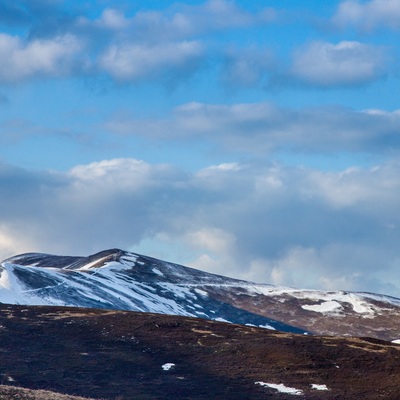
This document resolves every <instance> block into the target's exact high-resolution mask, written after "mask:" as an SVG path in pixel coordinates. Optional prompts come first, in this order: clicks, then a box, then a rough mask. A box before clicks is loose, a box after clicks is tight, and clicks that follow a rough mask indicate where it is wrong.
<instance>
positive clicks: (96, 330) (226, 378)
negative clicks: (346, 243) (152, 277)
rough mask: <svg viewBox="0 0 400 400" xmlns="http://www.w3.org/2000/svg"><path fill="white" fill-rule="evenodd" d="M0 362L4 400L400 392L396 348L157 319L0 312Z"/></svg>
mask: <svg viewBox="0 0 400 400" xmlns="http://www.w3.org/2000/svg"><path fill="white" fill-rule="evenodd" d="M0 352H1V356H0V377H1V381H2V382H1V383H2V384H3V385H6V386H7V387H8V388H4V387H0V398H2V399H29V400H31V399H34V398H35V397H29V396H28V395H32V393H36V395H37V397H36V398H35V399H36V400H47V399H53V400H54V399H57V398H58V397H56V395H54V394H53V397H52V394H51V393H50V394H49V392H30V393H27V392H22V391H21V393H19V392H18V390H19V389H18V387H23V388H30V389H46V390H47V391H51V392H58V393H63V394H68V395H74V396H84V397H91V398H96V399H113V400H115V399H119V400H123V399H124V400H127V399H135V400H136V399H142V400H144V399H266V398H274V399H293V398H303V399H310V400H313V399H318V400H321V399H326V400H332V399H359V398H362V399H364V400H369V399H371V400H376V399H393V400H395V399H396V400H397V399H398V398H399V397H398V394H399V392H400V375H399V374H398V371H399V370H400V346H399V345H395V344H392V343H390V342H384V341H380V340H376V339H356V338H343V337H342V338H338V337H317V336H308V335H295V334H289V333H282V332H276V331H272V330H268V329H262V328H255V327H248V326H243V325H233V324H227V323H221V322H215V321H207V320H204V319H199V318H188V317H179V316H168V315H160V314H148V313H136V312H128V311H112V310H99V309H84V308H68V307H48V306H15V305H0ZM6 390H8V393H12V394H11V395H10V396H9V395H7V394H6ZM8 396H9V397H8ZM18 396H20V397H18ZM23 396H25V397H23ZM32 396H33V395H32ZM46 396H47V397H46ZM61 399H63V398H62V397H60V400H61Z"/></svg>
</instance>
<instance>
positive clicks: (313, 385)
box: [311, 383, 329, 390]
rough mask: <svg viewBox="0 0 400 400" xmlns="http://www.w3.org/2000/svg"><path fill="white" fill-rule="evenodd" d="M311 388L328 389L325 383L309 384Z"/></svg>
mask: <svg viewBox="0 0 400 400" xmlns="http://www.w3.org/2000/svg"><path fill="white" fill-rule="evenodd" d="M311 389H314V390H329V389H328V388H327V386H326V385H318V384H316V383H312V384H311Z"/></svg>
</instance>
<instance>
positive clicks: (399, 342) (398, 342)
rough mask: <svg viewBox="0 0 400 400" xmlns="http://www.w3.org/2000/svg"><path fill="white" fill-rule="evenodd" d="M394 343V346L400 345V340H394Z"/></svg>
mask: <svg viewBox="0 0 400 400" xmlns="http://www.w3.org/2000/svg"><path fill="white" fill-rule="evenodd" d="M392 343H394V344H400V339H396V340H392Z"/></svg>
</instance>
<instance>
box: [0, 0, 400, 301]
mask: <svg viewBox="0 0 400 400" xmlns="http://www.w3.org/2000/svg"><path fill="white" fill-rule="evenodd" d="M399 35H400V1H399V0H368V1H356V0H342V1H340V0H332V1H329V2H321V1H319V0H309V1H307V2H295V1H289V0H279V1H278V0H270V1H269V0H263V1H261V0H253V1H251V2H249V1H244V0H243V1H242V0H236V1H230V0H208V1H186V2H174V1H169V0H164V1H140V2H139V1H132V0H131V1H124V0H122V1H108V0H97V1H96V0H86V1H85V0H84V1H77V0H66V1H61V0H19V1H15V0H0V259H4V258H6V257H9V256H12V255H16V254H20V253H25V252H43V253H51V254H59V255H89V254H93V253H95V252H97V251H101V250H105V249H109V248H114V247H117V248H121V249H124V250H129V251H134V252H137V253H141V254H145V255H149V256H153V257H156V258H161V259H164V260H167V261H170V262H175V263H178V264H183V265H187V266H191V267H194V268H198V269H201V270H204V271H208V272H213V273H217V274H222V275H227V276H231V277H235V278H240V279H247V280H251V281H255V282H260V283H270V284H275V285H286V286H295V287H299V288H311V289H324V290H350V291H369V292H377V293H384V294H389V295H393V296H397V297H400V273H399V271H400V246H399V243H400V213H399V206H400V104H399V93H400V64H399V62H400V40H399V37H400V36H399Z"/></svg>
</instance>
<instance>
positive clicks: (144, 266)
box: [0, 249, 400, 340]
mask: <svg viewBox="0 0 400 400" xmlns="http://www.w3.org/2000/svg"><path fill="white" fill-rule="evenodd" d="M0 274H1V275H0V302H1V303H9V304H27V305H56V306H78V307H93V308H105V309H117V310H132V311H141V312H155V313H162V314H173V315H182V316H189V317H200V318H205V319H213V320H220V321H229V322H232V323H239V324H251V325H256V326H264V327H267V328H271V329H277V330H281V331H287V332H296V333H304V332H311V333H316V334H327V335H352V336H371V337H376V338H381V339H385V340H394V339H398V338H400V328H399V327H400V300H399V299H396V298H393V297H388V296H382V295H374V294H368V293H349V292H323V291H312V290H298V289H292V288H283V287H276V286H272V285H261V284H255V283H251V282H246V281H241V280H237V279H231V278H227V277H223V276H219V275H214V274H209V273H206V272H202V271H199V270H196V269H192V268H188V267H184V266H181V265H176V264H172V263H168V262H165V261H161V260H157V259H154V258H151V257H146V256H143V255H138V254H135V253H129V252H125V251H122V250H119V249H111V250H106V251H102V252H100V253H97V254H94V255H92V256H89V257H63V256H53V255H48V254H37V253H30V254H23V255H19V256H15V257H11V258H9V259H7V260H5V261H3V262H2V263H1V266H0Z"/></svg>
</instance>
